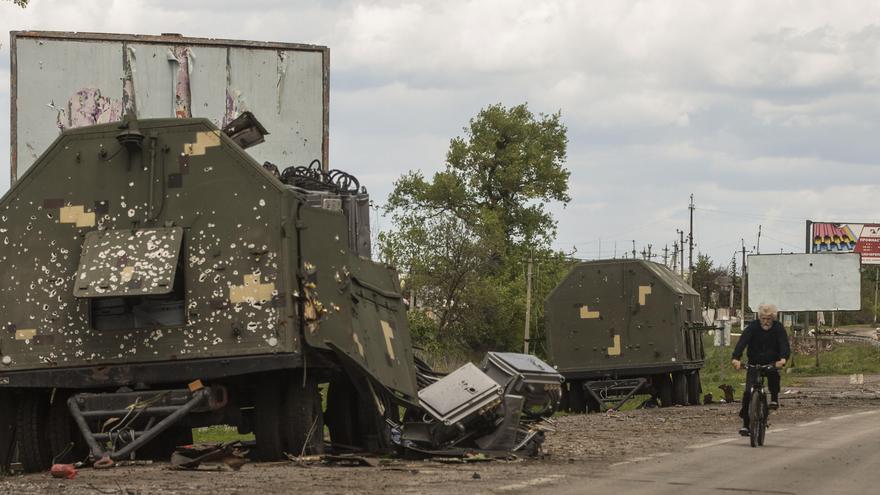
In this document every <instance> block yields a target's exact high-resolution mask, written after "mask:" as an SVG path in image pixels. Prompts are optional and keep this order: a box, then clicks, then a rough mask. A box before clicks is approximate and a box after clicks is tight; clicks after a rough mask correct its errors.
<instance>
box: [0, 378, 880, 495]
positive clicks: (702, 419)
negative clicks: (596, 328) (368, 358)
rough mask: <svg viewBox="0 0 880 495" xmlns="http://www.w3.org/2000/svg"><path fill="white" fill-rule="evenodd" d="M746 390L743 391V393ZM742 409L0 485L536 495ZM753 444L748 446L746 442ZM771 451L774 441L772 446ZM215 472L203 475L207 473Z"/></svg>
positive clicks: (833, 390) (715, 432)
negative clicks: (413, 453)
mask: <svg viewBox="0 0 880 495" xmlns="http://www.w3.org/2000/svg"><path fill="white" fill-rule="evenodd" d="M740 390H741V388H740ZM780 402H781V407H780V409H779V411H778V412H777V413H776V414H773V415H772V416H771V418H770V420H771V424H772V425H771V430H770V431H771V432H772V426H777V427H779V426H783V425H791V424H798V423H803V422H809V421H813V420H815V419H821V418H826V417H831V416H835V415H838V414H844V413H852V412H858V411H865V410H871V409H877V408H880V375H864V376H861V377H859V376H852V377H851V376H833V377H811V378H802V379H799V383H798V385H797V386H790V387H786V388H784V389H783V393H782V395H781V401H780ZM738 410H739V404H736V403H733V404H710V405H703V406H691V407H673V408H666V409H642V410H634V411H625V412H613V413H602V414H590V415H571V416H560V417H557V418H555V423H556V432H554V433H549V434H548V437H547V441H546V443H545V451H546V455H545V456H544V457H543V458H542V459H511V460H506V461H498V460H496V461H491V462H469V463H459V464H456V463H453V464H449V463H442V462H437V461H435V460H429V461H405V460H398V459H375V463H374V464H375V466H373V467H333V466H322V465H297V464H295V463H292V462H283V463H263V464H259V463H254V464H247V465H245V466H244V467H243V468H241V470H239V471H232V470H229V469H228V468H225V466H224V467H220V466H214V467H216V468H217V469H218V470H213V471H207V470H206V471H171V470H169V469H168V465H167V464H162V463H156V464H152V465H141V466H127V467H115V468H112V469H108V470H96V469H81V470H80V471H79V474H78V476H77V477H76V478H75V479H72V480H58V479H53V478H51V477H50V476H49V474H48V473H41V474H30V475H17V476H12V477H8V478H4V479H2V480H0V493H15V494H31V493H33V494H37V493H40V494H42V493H56V494H153V493H163V494H202V493H212V494H217V495H221V494H232V493H253V492H259V493H261V494H269V493H290V492H294V491H296V492H303V493H381V492H387V493H455V492H458V493H468V494H471V493H532V492H535V491H543V490H545V489H549V488H550V487H552V485H553V483H554V482H556V481H558V480H562V479H566V478H567V479H569V480H570V479H571V478H579V479H583V482H584V483H585V490H586V486H587V485H588V484H589V479H590V477H594V476H602V475H603V474H604V472H605V471H606V470H607V469H608V467H609V466H611V465H613V464H616V463H619V462H625V461H627V460H630V459H636V458H640V457H644V456H658V455H675V453H676V452H683V451H685V450H687V449H688V447H689V446H694V445H699V444H704V443H707V442H712V441H713V440H718V439H723V438H729V437H731V436H734V435H735V434H736V429H737V428H738V426H739V418H738V417H737V412H738ZM742 441H743V442H747V441H748V440H747V439H742ZM768 442H772V436H770V437H768ZM210 467H211V466H207V465H206V466H203V469H207V468H210Z"/></svg>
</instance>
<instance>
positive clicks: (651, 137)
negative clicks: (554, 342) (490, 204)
mask: <svg viewBox="0 0 880 495" xmlns="http://www.w3.org/2000/svg"><path fill="white" fill-rule="evenodd" d="M0 28H3V29H2V30H3V31H9V30H13V29H46V30H49V29H51V30H78V31H103V32H130V33H141V34H159V33H162V32H177V33H181V34H184V35H189V36H205V37H218V38H230V39H255V40H272V41H286V42H303V43H315V44H325V45H328V46H330V48H331V54H332V56H331V128H330V133H331V163H333V165H334V166H339V167H343V168H348V169H350V170H351V171H352V172H354V173H355V174H357V175H358V176H359V177H360V178H361V181H362V182H363V183H364V185H366V186H367V187H368V188H369V189H370V191H371V192H372V193H373V195H374V198H375V199H376V200H377V202H378V203H382V202H384V200H385V196H386V195H387V193H388V192H389V191H390V189H391V183H392V182H393V180H394V179H395V178H396V177H398V176H399V175H400V174H402V173H404V172H405V171H407V170H409V169H423V170H424V171H425V172H426V173H431V172H433V171H434V170H437V169H438V168H439V167H441V166H442V164H443V159H444V156H445V151H446V147H447V145H448V142H449V139H450V138H451V137H453V136H456V135H459V134H461V128H462V126H464V125H466V124H467V121H468V119H470V118H471V117H473V116H474V115H475V114H476V112H477V111H478V110H479V109H480V108H481V107H484V106H486V105H488V104H490V103H496V102H503V103H505V104H517V103H520V102H523V101H528V102H529V103H530V108H531V109H532V110H533V111H534V112H536V113H538V112H544V113H549V112H554V111H557V110H560V109H561V110H562V116H563V120H564V121H565V123H566V124H567V125H568V127H569V140H570V149H569V162H568V166H569V168H570V169H571V172H572V182H571V193H572V198H573V199H572V203H571V204H570V205H569V206H568V207H567V208H562V207H561V206H556V207H554V208H553V211H554V212H556V214H557V215H558V218H559V229H558V240H559V244H560V245H568V246H570V245H571V244H579V249H581V247H583V250H582V251H581V253H589V251H588V250H587V247H589V248H590V249H591V250H592V252H593V253H594V254H598V242H596V241H597V239H598V238H600V237H601V238H602V239H603V241H602V245H603V248H602V251H603V254H605V255H608V254H610V253H611V252H612V251H611V250H612V248H611V247H610V246H612V245H613V243H615V242H617V243H618V253H620V252H622V250H623V249H624V247H626V246H623V244H626V243H630V244H631V242H630V241H631V240H632V239H636V240H637V244H638V249H641V246H642V245H646V244H647V243H652V244H653V245H654V251H655V252H657V250H658V249H659V248H658V246H661V245H663V244H667V243H668V244H670V245H671V243H672V241H673V240H674V239H675V238H676V237H677V235H676V233H675V230H676V228H685V227H686V226H687V202H688V196H689V194H690V193H692V192H693V193H694V194H695V196H696V201H697V204H698V205H701V206H700V207H701V208H704V209H703V210H697V212H696V218H695V224H696V234H695V237H696V239H697V241H698V249H700V250H706V251H708V252H709V254H711V255H712V256H713V257H715V258H716V260H719V261H721V260H724V261H725V262H726V260H727V258H729V255H730V252H732V250H733V249H734V248H736V246H737V245H738V244H739V240H740V238H746V239H747V240H748V239H752V241H751V244H754V240H753V238H754V236H755V233H756V232H757V225H758V224H759V223H760V224H762V225H764V229H765V232H767V233H768V235H769V236H770V237H773V238H775V239H781V241H779V240H773V239H770V238H769V237H768V238H767V239H765V240H762V250H763V249H765V248H766V249H767V250H778V249H779V248H784V249H792V246H799V245H801V244H802V243H803V242H802V241H803V239H802V238H803V220H805V219H806V218H813V219H831V220H837V219H840V220H850V219H855V220H860V221H864V220H878V221H880V210H878V207H877V206H876V205H877V201H876V197H877V194H878V193H880V191H878V186H876V185H875V184H880V166H878V162H877V157H878V156H880V140H877V139H876V136H877V135H878V132H880V126H878V123H877V118H876V115H877V114H878V111H880V108H878V106H880V100H877V98H876V92H877V89H878V87H880V4H877V3H876V2H868V1H853V2H844V3H839V2H838V3H834V4H831V3H828V2H825V1H820V0H802V1H798V2H796V3H793V2H787V1H775V2H768V1H757V0H753V1H741V2H734V3H729V4H723V3H718V2H700V1H696V0H691V1H686V0H656V1H615V2H607V1H576V0H561V1H555V2H541V1H534V0H532V1H526V0H509V1H501V0H493V1H464V0H450V1H447V2H429V1H424V2H401V1H397V0H394V1H392V0H388V1H371V2H357V1H337V2H313V3H308V2H287V1H282V0H254V1H251V2H247V3H241V2H232V1H221V0H217V1H207V0H196V1H190V2H177V1H173V0H164V1H159V2H145V1H124V2H123V1H113V2H104V1H99V0H77V1H60V0H54V1H53V0H32V2H31V5H30V6H29V7H28V8H27V9H19V8H17V7H14V6H12V5H11V4H9V3H8V2H3V3H0ZM3 43H4V47H3V50H7V49H8V47H7V46H5V45H6V42H5V40H3ZM8 71H9V58H8V55H7V54H6V53H4V54H2V55H0V135H2V136H6V135H8V133H9V127H8V119H7V118H6V117H5V115H8V111H9V98H8V78H9V72H8ZM8 152H9V150H8V140H6V139H0V157H6V156H8ZM4 163H5V159H4V158H0V164H4ZM7 175H8V174H7V173H5V172H0V180H5V179H6V176H7ZM4 184H5V183H4V182H0V186H3V185H4ZM724 212H735V213H724ZM771 232H775V233H776V235H774V234H773V233H771ZM661 247H662V246H661ZM585 255H588V254H585Z"/></svg>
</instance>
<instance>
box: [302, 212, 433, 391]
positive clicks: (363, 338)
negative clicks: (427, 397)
mask: <svg viewBox="0 0 880 495" xmlns="http://www.w3.org/2000/svg"><path fill="white" fill-rule="evenodd" d="M297 222H298V223H297V225H298V231H299V250H300V252H299V278H300V287H301V288H300V290H301V294H299V296H300V300H301V301H302V308H303V314H302V321H303V334H304V338H305V341H306V343H307V344H308V345H309V346H311V347H313V348H317V349H327V350H338V351H340V352H343V353H344V354H345V355H346V356H347V357H348V358H349V359H350V360H351V361H353V362H354V363H357V365H358V366H360V367H361V368H362V369H364V370H365V371H367V372H368V373H369V374H370V376H371V377H373V378H374V379H376V380H378V381H379V382H380V383H382V384H383V385H384V386H386V387H388V388H390V389H392V390H394V391H396V392H398V393H400V394H401V395H403V396H404V397H405V398H407V399H410V400H415V398H416V394H417V391H418V387H417V385H416V378H415V365H414V360H413V355H412V347H411V342H410V337H409V328H408V326H407V322H406V308H405V307H404V304H403V301H402V299H401V295H400V290H399V287H398V282H397V275H396V273H395V272H394V271H393V270H390V269H389V268H388V267H385V266H382V265H379V264H376V263H374V262H372V261H370V260H368V259H365V258H359V257H358V256H357V255H355V254H353V253H351V252H350V249H349V242H348V222H347V221H346V219H345V217H344V216H343V215H342V214H341V213H340V212H338V211H331V210H329V209H325V208H316V207H311V206H306V205H304V204H300V206H299V212H298V215H297Z"/></svg>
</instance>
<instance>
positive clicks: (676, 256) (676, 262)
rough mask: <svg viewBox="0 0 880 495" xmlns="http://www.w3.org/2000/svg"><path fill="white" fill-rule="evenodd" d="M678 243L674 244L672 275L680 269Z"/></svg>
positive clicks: (674, 242)
mask: <svg viewBox="0 0 880 495" xmlns="http://www.w3.org/2000/svg"><path fill="white" fill-rule="evenodd" d="M677 265H678V241H673V242H672V273H675V270H677V269H678V266H677Z"/></svg>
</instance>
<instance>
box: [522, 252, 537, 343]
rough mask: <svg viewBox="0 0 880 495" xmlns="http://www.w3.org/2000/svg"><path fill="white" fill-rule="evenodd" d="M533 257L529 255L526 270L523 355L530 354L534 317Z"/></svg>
mask: <svg viewBox="0 0 880 495" xmlns="http://www.w3.org/2000/svg"><path fill="white" fill-rule="evenodd" d="M533 261H534V260H533V259H532V255H531V254H529V265H528V268H527V269H526V331H525V337H524V338H523V354H528V353H529V320H530V319H531V317H532V263H533Z"/></svg>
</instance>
